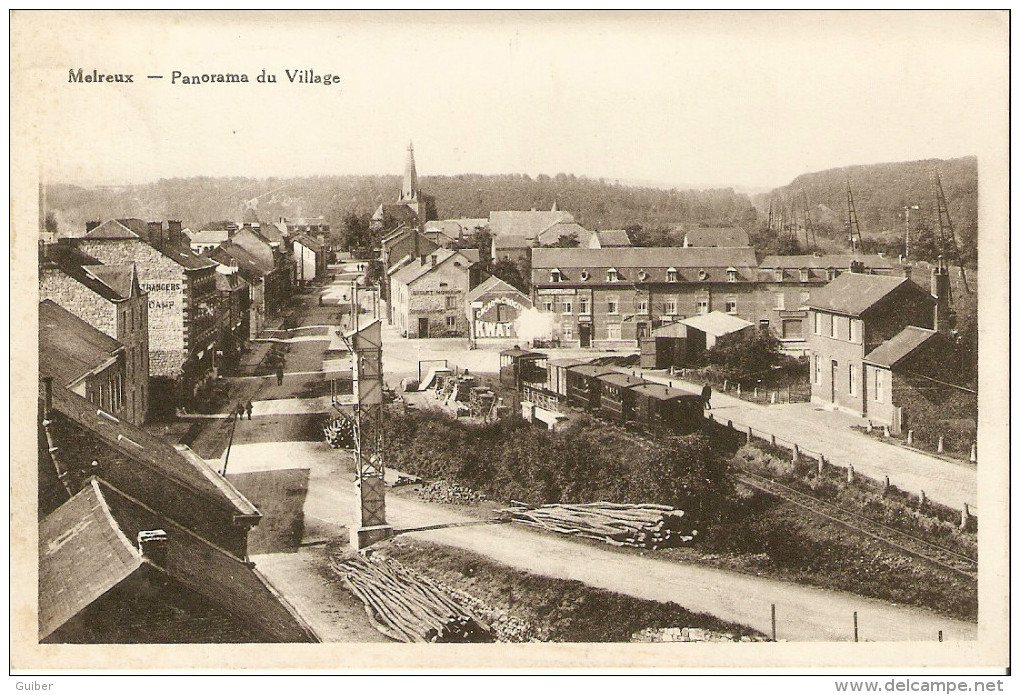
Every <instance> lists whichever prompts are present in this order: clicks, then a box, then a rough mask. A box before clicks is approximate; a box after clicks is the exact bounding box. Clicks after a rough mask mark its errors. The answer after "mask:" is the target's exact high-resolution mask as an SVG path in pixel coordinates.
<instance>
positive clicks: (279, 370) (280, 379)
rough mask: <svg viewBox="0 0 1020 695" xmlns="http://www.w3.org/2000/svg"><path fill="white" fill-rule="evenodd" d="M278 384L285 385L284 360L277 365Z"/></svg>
mask: <svg viewBox="0 0 1020 695" xmlns="http://www.w3.org/2000/svg"><path fill="white" fill-rule="evenodd" d="M276 385H277V386H283V362H280V363H279V364H278V365H276Z"/></svg>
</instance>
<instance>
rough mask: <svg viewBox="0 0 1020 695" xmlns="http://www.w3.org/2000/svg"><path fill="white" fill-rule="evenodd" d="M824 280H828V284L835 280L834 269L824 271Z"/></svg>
mask: <svg viewBox="0 0 1020 695" xmlns="http://www.w3.org/2000/svg"><path fill="white" fill-rule="evenodd" d="M825 279H826V280H828V281H829V282H832V281H833V280H835V279H836V270H835V269H834V268H829V269H828V270H826V271H825Z"/></svg>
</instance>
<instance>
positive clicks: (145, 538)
mask: <svg viewBox="0 0 1020 695" xmlns="http://www.w3.org/2000/svg"><path fill="white" fill-rule="evenodd" d="M168 539H169V536H167V533H166V531H164V530H163V529H153V530H151V531H139V532H138V550H139V551H141V553H142V557H143V558H145V559H146V560H148V561H149V562H151V563H152V564H154V565H156V566H157V567H166V561H167V554H168V553H167V541H168Z"/></svg>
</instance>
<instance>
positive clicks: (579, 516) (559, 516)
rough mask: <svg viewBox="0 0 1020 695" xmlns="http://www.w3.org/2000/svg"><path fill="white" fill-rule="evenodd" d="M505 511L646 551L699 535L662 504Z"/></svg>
mask: <svg viewBox="0 0 1020 695" xmlns="http://www.w3.org/2000/svg"><path fill="white" fill-rule="evenodd" d="M502 513H503V514H504V515H505V516H509V518H510V520H511V521H516V522H518V523H521V524H527V525H528V526H535V527H537V528H541V529H545V530H547V531H554V532H556V533H564V534H568V535H574V536H581V537H582V538H590V539H593V540H597V541H602V542H604V543H609V544H610V545H619V546H631V547H635V548H645V549H647V550H658V549H659V548H669V547H675V546H678V545H681V544H683V543H688V542H690V541H691V540H693V539H694V537H695V536H696V535H697V534H698V532H697V531H695V530H693V529H691V528H690V525H689V524H687V523H686V522H685V521H684V520H683V516H684V513H683V511H681V510H679V509H674V508H673V507H668V506H666V505H662V504H614V503H612V502H593V503H591V504H547V505H544V506H541V507H535V508H532V507H513V508H511V509H506V510H503V512H502Z"/></svg>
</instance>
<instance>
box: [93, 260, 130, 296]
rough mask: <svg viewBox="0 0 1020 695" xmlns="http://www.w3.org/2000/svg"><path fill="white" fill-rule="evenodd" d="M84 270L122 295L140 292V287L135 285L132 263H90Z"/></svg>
mask: <svg viewBox="0 0 1020 695" xmlns="http://www.w3.org/2000/svg"><path fill="white" fill-rule="evenodd" d="M85 272H87V273H91V274H92V275H95V276H96V277H97V278H99V279H100V280H102V281H103V283H104V284H105V285H107V286H109V287H112V288H113V289H114V290H116V291H117V293H118V294H120V295H121V296H123V297H131V296H132V295H134V294H137V293H139V292H141V288H139V287H137V283H138V274H137V271H136V269H135V264H134V263H121V264H118V265H90V266H88V267H87V268H85Z"/></svg>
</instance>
